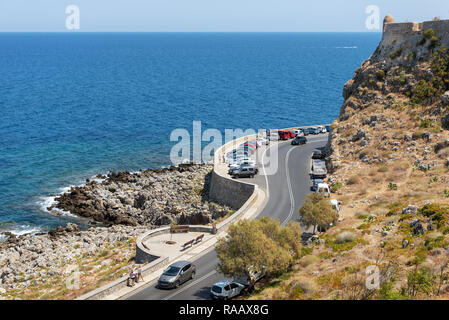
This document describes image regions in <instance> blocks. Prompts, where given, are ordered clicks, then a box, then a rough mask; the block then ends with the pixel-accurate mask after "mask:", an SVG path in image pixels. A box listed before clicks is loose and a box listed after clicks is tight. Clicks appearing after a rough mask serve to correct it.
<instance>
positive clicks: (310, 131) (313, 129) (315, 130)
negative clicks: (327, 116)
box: [309, 127, 321, 134]
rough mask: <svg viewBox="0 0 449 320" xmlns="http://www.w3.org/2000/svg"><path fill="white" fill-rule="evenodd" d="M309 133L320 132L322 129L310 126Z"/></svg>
mask: <svg viewBox="0 0 449 320" xmlns="http://www.w3.org/2000/svg"><path fill="white" fill-rule="evenodd" d="M309 133H310V134H319V133H321V130H320V129H318V127H310V128H309Z"/></svg>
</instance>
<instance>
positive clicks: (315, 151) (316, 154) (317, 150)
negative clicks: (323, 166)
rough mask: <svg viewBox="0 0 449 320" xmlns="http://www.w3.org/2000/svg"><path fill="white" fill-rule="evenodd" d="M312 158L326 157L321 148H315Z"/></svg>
mask: <svg viewBox="0 0 449 320" xmlns="http://www.w3.org/2000/svg"><path fill="white" fill-rule="evenodd" d="M312 159H324V153H323V151H321V150H319V149H315V150H313V154H312Z"/></svg>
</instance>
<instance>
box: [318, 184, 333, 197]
mask: <svg viewBox="0 0 449 320" xmlns="http://www.w3.org/2000/svg"><path fill="white" fill-rule="evenodd" d="M315 192H316V193H320V194H322V195H323V196H325V197H330V196H331V190H330V188H329V185H328V184H327V183H318V186H317V189H316V191H315Z"/></svg>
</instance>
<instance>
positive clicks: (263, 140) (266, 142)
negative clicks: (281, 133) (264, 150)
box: [259, 138, 270, 145]
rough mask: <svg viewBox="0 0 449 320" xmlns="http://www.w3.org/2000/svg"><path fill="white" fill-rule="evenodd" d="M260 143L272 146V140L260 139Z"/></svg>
mask: <svg viewBox="0 0 449 320" xmlns="http://www.w3.org/2000/svg"><path fill="white" fill-rule="evenodd" d="M259 143H260V144H261V145H269V144H270V140H268V139H265V138H259Z"/></svg>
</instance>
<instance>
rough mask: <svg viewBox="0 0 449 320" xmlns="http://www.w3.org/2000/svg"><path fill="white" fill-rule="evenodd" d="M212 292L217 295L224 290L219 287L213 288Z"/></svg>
mask: <svg viewBox="0 0 449 320" xmlns="http://www.w3.org/2000/svg"><path fill="white" fill-rule="evenodd" d="M212 291H213V292H215V293H221V291H222V289H221V287H219V286H213V287H212Z"/></svg>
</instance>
